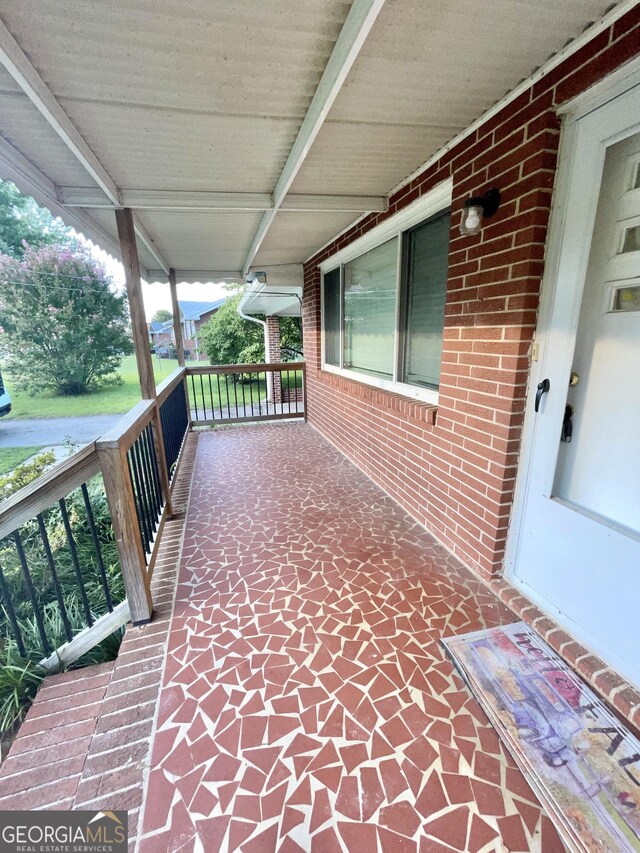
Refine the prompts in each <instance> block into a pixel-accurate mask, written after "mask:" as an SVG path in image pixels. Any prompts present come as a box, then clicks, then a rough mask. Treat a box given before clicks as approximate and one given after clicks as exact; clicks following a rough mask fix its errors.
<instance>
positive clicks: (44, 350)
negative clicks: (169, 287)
mask: <svg viewBox="0 0 640 853" xmlns="http://www.w3.org/2000/svg"><path fill="white" fill-rule="evenodd" d="M0 327H1V328H2V330H3V332H4V334H3V335H2V348H3V350H4V364H5V365H6V367H7V369H8V371H9V372H10V373H11V374H12V376H13V377H14V378H15V379H16V380H17V381H18V382H20V383H21V384H22V387H23V388H24V389H25V390H26V391H29V392H31V393H36V392H38V391H44V390H48V391H53V392H54V393H55V394H59V395H71V396H75V395H78V394H85V393H87V392H88V391H91V390H94V389H96V388H98V387H101V386H103V385H112V384H117V383H118V382H120V381H121V380H120V378H119V377H118V376H117V375H116V370H117V368H118V367H119V366H120V362H121V361H122V357H123V356H124V355H128V354H129V353H131V352H132V351H133V346H132V344H131V341H130V339H129V335H128V312H127V304H126V299H125V297H124V296H119V295H117V294H115V293H113V291H112V289H111V280H110V278H109V276H108V275H107V272H106V270H105V268H104V267H103V266H102V264H100V263H99V262H98V261H96V260H95V259H94V258H93V257H92V255H91V254H90V252H89V250H88V249H87V248H85V247H83V246H80V245H79V244H70V245H64V246H59V245H55V244H54V245H50V246H42V247H41V248H39V249H35V248H33V247H31V246H27V247H26V248H25V250H24V254H23V256H22V258H21V259H17V258H13V257H11V256H9V255H0Z"/></svg>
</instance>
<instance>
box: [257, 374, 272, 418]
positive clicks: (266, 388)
mask: <svg viewBox="0 0 640 853" xmlns="http://www.w3.org/2000/svg"><path fill="white" fill-rule="evenodd" d="M272 376H273V374H272ZM258 399H260V374H258ZM264 403H265V406H266V407H267V417H269V374H268V373H267V371H266V370H265V372H264ZM260 414H262V404H260Z"/></svg>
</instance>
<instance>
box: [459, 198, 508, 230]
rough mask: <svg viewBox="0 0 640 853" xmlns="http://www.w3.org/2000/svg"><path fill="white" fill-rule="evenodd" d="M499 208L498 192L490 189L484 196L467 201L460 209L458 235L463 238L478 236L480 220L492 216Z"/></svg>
mask: <svg viewBox="0 0 640 853" xmlns="http://www.w3.org/2000/svg"><path fill="white" fill-rule="evenodd" d="M499 206H500V190H497V189H495V188H494V189H490V190H488V191H487V192H486V193H485V194H484V195H480V196H472V197H471V198H469V199H467V200H466V201H465V203H464V207H463V209H462V219H461V220H460V233H461V234H462V235H463V236H467V235H471V234H478V233H479V231H480V229H481V228H482V220H483V219H484V218H488V217H490V216H493V214H494V213H495V212H496V210H497V209H498V207H499Z"/></svg>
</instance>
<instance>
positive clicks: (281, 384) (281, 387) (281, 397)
mask: <svg viewBox="0 0 640 853" xmlns="http://www.w3.org/2000/svg"><path fill="white" fill-rule="evenodd" d="M278 376H279V377H280V414H281V415H284V383H283V382H282V371H280V373H279V374H278ZM274 408H275V406H274ZM276 413H277V412H276Z"/></svg>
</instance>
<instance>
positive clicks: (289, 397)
mask: <svg viewBox="0 0 640 853" xmlns="http://www.w3.org/2000/svg"><path fill="white" fill-rule="evenodd" d="M287 388H288V389H289V394H288V396H287V406H288V409H287V411H288V413H289V414H291V373H290V372H289V371H288V370H287Z"/></svg>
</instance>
